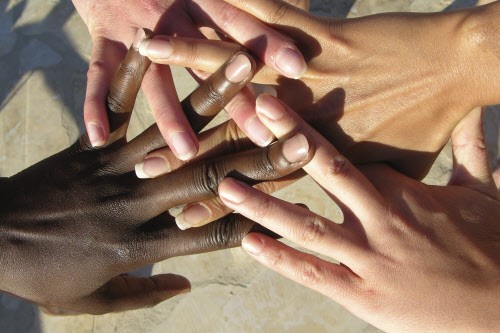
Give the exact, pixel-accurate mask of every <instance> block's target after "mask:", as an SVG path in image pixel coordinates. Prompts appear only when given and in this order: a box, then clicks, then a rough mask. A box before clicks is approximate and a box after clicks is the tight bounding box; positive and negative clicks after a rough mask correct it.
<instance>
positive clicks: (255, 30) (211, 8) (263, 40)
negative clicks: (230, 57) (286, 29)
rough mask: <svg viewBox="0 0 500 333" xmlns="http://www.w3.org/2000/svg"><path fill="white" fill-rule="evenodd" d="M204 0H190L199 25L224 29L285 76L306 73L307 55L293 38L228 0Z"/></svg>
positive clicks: (191, 11) (296, 76) (295, 77)
mask: <svg viewBox="0 0 500 333" xmlns="http://www.w3.org/2000/svg"><path fill="white" fill-rule="evenodd" d="M205 2H206V0H195V1H192V2H190V4H191V5H190V6H189V13H190V15H191V16H192V17H193V18H194V20H195V21H196V22H197V23H198V25H200V26H208V27H212V28H214V29H218V30H221V31H223V32H225V33H226V34H228V35H229V36H231V37H232V38H233V39H234V40H236V41H237V42H238V43H240V44H242V45H244V46H245V47H247V48H248V49H250V50H251V51H252V52H253V53H255V54H256V55H257V56H258V57H259V58H260V59H261V60H262V61H263V62H264V63H265V64H266V65H268V66H270V67H271V68H274V69H275V70H277V71H278V72H279V73H281V74H283V75H284V76H286V77H289V78H294V79H298V78H300V77H301V76H302V75H303V74H304V73H305V71H306V69H307V65H306V62H305V60H304V57H303V56H302V54H301V52H300V51H299V49H298V48H297V46H296V45H295V44H294V43H293V41H292V40H291V39H290V38H288V37H286V36H285V35H283V34H281V33H279V32H277V31H276V30H274V29H273V28H271V27H269V26H267V25H265V24H264V23H262V22H260V21H259V20H256V19H255V18H254V17H252V16H251V15H249V14H247V13H246V12H244V11H242V10H239V9H237V8H236V7H234V6H232V5H230V4H228V3H227V2H225V1H218V2H210V3H208V4H207V3H205ZM292 8H294V7H292Z"/></svg>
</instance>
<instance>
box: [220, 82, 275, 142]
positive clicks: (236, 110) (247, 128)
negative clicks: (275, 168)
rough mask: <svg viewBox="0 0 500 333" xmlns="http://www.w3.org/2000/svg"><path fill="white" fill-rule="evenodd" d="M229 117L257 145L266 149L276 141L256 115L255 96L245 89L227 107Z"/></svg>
mask: <svg viewBox="0 0 500 333" xmlns="http://www.w3.org/2000/svg"><path fill="white" fill-rule="evenodd" d="M226 111H227V113H228V115H229V116H230V117H231V118H232V119H233V120H234V121H235V123H236V124H237V125H238V127H239V128H241V129H242V130H243V132H244V133H245V134H246V136H247V137H249V138H250V139H251V140H252V141H253V142H254V143H255V144H256V145H258V146H260V147H265V146H267V145H269V144H270V143H271V142H273V141H274V135H273V133H272V132H271V131H270V130H269V129H268V128H267V127H266V126H265V125H264V124H263V123H262V122H261V121H260V119H259V118H258V117H257V114H256V113H255V95H254V94H253V92H252V91H251V90H250V89H249V88H247V87H245V88H244V89H242V90H241V92H240V93H239V94H238V95H237V96H235V98H233V99H232V100H231V102H229V104H228V105H227V106H226Z"/></svg>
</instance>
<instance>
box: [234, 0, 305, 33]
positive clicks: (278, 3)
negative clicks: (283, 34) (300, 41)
mask: <svg viewBox="0 0 500 333" xmlns="http://www.w3.org/2000/svg"><path fill="white" fill-rule="evenodd" d="M226 2H228V3H230V4H232V5H233V6H235V7H237V8H239V9H241V10H243V11H245V12H247V13H249V14H251V15H253V16H255V17H256V18H258V19H259V20H261V21H263V22H265V23H268V24H275V25H280V26H301V27H302V28H303V29H304V30H305V31H310V30H312V29H313V28H314V26H313V25H311V16H310V15H309V14H308V13H307V12H306V11H304V10H303V9H302V8H299V6H294V5H293V4H291V2H297V1H294V0H288V1H282V0H226ZM301 6H302V7H305V6H306V3H304V4H301ZM306 22H307V23H308V24H306ZM301 23H303V24H301Z"/></svg>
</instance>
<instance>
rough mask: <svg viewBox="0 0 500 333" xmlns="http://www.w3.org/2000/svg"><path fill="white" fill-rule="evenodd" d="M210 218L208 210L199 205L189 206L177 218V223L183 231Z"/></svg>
mask: <svg viewBox="0 0 500 333" xmlns="http://www.w3.org/2000/svg"><path fill="white" fill-rule="evenodd" d="M209 218H210V212H209V211H208V209H207V208H206V207H205V206H203V205H199V204H194V205H191V206H187V207H185V208H184V209H183V211H182V213H180V214H179V215H178V216H177V217H176V218H175V222H176V223H177V226H178V227H179V229H181V230H186V229H189V228H191V227H194V226H197V225H199V224H201V223H202V222H205V221H206V220H208V219H209Z"/></svg>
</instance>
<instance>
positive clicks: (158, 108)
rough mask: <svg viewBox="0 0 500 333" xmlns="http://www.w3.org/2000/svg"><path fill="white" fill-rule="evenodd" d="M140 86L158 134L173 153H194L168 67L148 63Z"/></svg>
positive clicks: (183, 157) (194, 140)
mask: <svg viewBox="0 0 500 333" xmlns="http://www.w3.org/2000/svg"><path fill="white" fill-rule="evenodd" d="M142 87H143V90H144V95H145V97H146V99H147V100H148V101H149V106H150V108H151V110H152V112H153V115H154V118H155V120H156V124H157V125H158V128H159V130H160V133H161V134H162V136H163V137H164V138H165V141H166V142H167V144H168V145H169V147H171V149H172V150H173V152H174V154H175V156H176V157H178V158H179V159H181V160H189V159H191V158H192V157H193V156H195V155H196V153H197V152H198V140H197V138H196V136H195V134H194V132H193V130H192V129H191V126H190V124H189V122H188V120H187V118H186V115H185V114H184V112H183V111H182V108H181V104H180V103H179V98H178V96H177V92H176V91H175V88H174V81H173V78H172V73H171V71H170V68H169V67H168V66H162V65H156V64H152V65H151V66H150V67H149V70H148V71H147V73H146V76H145V77H144V80H143V82H142Z"/></svg>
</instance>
